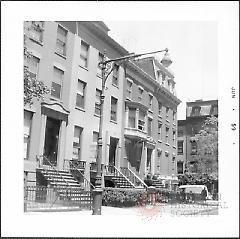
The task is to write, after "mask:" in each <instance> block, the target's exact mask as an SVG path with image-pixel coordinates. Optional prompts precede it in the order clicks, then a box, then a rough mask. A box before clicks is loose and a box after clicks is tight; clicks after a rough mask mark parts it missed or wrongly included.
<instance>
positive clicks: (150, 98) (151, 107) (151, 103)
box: [148, 94, 153, 111]
mask: <svg viewBox="0 0 240 239" xmlns="http://www.w3.org/2000/svg"><path fill="white" fill-rule="evenodd" d="M148 96H149V102H148V103H149V104H148V107H149V110H151V111H152V110H153V96H152V95H151V94H149V95H148Z"/></svg>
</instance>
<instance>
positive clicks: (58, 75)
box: [51, 67, 64, 99]
mask: <svg viewBox="0 0 240 239" xmlns="http://www.w3.org/2000/svg"><path fill="white" fill-rule="evenodd" d="M53 74H54V76H53V82H52V89H51V96H53V97H55V98H57V99H61V88H62V84H63V76H64V72H63V71H62V70H60V69H58V68H57V67H54V69H53Z"/></svg>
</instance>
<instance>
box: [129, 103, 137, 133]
mask: <svg viewBox="0 0 240 239" xmlns="http://www.w3.org/2000/svg"><path fill="white" fill-rule="evenodd" d="M135 120H136V109H133V108H129V111H128V127H129V128H135Z"/></svg>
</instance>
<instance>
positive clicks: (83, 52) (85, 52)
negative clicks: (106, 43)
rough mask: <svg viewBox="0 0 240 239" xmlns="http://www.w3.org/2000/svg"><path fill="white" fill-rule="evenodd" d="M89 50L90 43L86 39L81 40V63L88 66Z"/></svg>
mask: <svg viewBox="0 0 240 239" xmlns="http://www.w3.org/2000/svg"><path fill="white" fill-rule="evenodd" d="M88 50H89V45H88V44H87V43H85V42H84V41H81V53H80V64H81V66H83V67H86V68H87V67H88Z"/></svg>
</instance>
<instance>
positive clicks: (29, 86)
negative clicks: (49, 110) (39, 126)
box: [23, 28, 50, 105]
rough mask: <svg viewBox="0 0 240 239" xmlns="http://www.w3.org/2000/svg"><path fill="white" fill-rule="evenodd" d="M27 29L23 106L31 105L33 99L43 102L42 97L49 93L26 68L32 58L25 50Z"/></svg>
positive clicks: (26, 31) (26, 30)
mask: <svg viewBox="0 0 240 239" xmlns="http://www.w3.org/2000/svg"><path fill="white" fill-rule="evenodd" d="M28 32H29V29H28V28H25V34H24V72H23V73H24V105H26V104H29V105H31V104H32V103H33V100H34V98H35V99H37V100H43V99H44V96H45V95H46V94H48V93H49V92H50V90H49V88H48V87H47V86H46V85H44V83H43V82H42V81H39V80H38V79H37V78H36V76H35V75H34V74H31V72H30V71H29V67H28V62H29V61H30V60H31V58H32V57H33V56H32V54H31V52H29V50H28V48H27V44H26V42H27V40H28V38H29V37H28Z"/></svg>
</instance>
